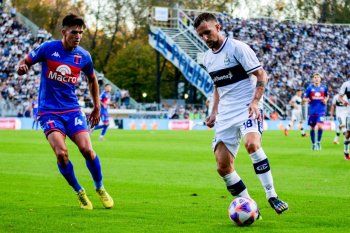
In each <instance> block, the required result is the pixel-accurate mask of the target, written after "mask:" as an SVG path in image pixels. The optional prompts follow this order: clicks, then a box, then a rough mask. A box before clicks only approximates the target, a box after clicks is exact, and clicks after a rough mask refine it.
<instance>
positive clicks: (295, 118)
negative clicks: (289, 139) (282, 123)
mask: <svg viewBox="0 0 350 233" xmlns="http://www.w3.org/2000/svg"><path fill="white" fill-rule="evenodd" d="M302 94H303V92H302V90H297V92H296V94H295V95H294V96H293V97H292V99H291V100H290V101H289V104H290V105H291V106H292V117H291V120H290V122H289V124H288V126H287V127H286V128H285V129H284V135H286V136H288V131H289V130H290V129H292V128H293V126H294V122H298V123H299V125H298V128H300V130H301V136H302V137H305V136H306V134H305V131H304V127H303V111H302V105H301V104H302V101H303V100H302V98H301V97H302Z"/></svg>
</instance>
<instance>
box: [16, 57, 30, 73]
mask: <svg viewBox="0 0 350 233" xmlns="http://www.w3.org/2000/svg"><path fill="white" fill-rule="evenodd" d="M31 66H32V64H31V62H30V60H29V58H28V57H27V56H26V57H25V58H24V59H22V60H21V61H20V62H19V63H18V66H17V74H18V75H24V74H26V73H28V70H29V69H30V67H31Z"/></svg>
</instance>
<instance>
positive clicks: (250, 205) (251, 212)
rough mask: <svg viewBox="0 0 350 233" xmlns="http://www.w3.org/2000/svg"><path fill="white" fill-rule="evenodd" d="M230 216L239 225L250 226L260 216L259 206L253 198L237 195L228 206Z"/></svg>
mask: <svg viewBox="0 0 350 233" xmlns="http://www.w3.org/2000/svg"><path fill="white" fill-rule="evenodd" d="M228 216H229V217H230V219H231V220H232V221H233V222H234V223H236V224H237V225H238V226H248V225H250V224H252V223H253V222H255V220H256V219H257V218H258V216H259V210H258V206H257V204H256V203H255V201H254V200H252V199H249V198H244V197H237V198H235V199H234V200H233V201H232V202H231V204H230V206H229V208H228Z"/></svg>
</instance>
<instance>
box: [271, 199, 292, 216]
mask: <svg viewBox="0 0 350 233" xmlns="http://www.w3.org/2000/svg"><path fill="white" fill-rule="evenodd" d="M269 203H270V205H271V207H272V209H274V210H275V211H276V213H277V214H281V213H283V212H284V211H286V210H288V204H287V203H286V202H284V201H281V200H279V199H278V197H271V198H270V199H269Z"/></svg>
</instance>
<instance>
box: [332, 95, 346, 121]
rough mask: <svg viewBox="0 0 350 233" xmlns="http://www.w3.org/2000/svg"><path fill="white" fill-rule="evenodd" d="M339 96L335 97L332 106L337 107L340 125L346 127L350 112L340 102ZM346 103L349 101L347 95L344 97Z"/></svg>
mask: <svg viewBox="0 0 350 233" xmlns="http://www.w3.org/2000/svg"><path fill="white" fill-rule="evenodd" d="M339 96H340V95H339V94H336V95H335V96H334V97H333V100H332V105H333V106H335V115H336V117H337V120H338V122H339V124H340V125H344V124H345V122H346V117H347V116H348V115H349V110H348V108H347V107H346V106H344V104H343V103H342V102H341V101H340V100H339ZM343 99H344V100H345V101H348V99H347V97H346V95H345V96H344V97H343Z"/></svg>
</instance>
